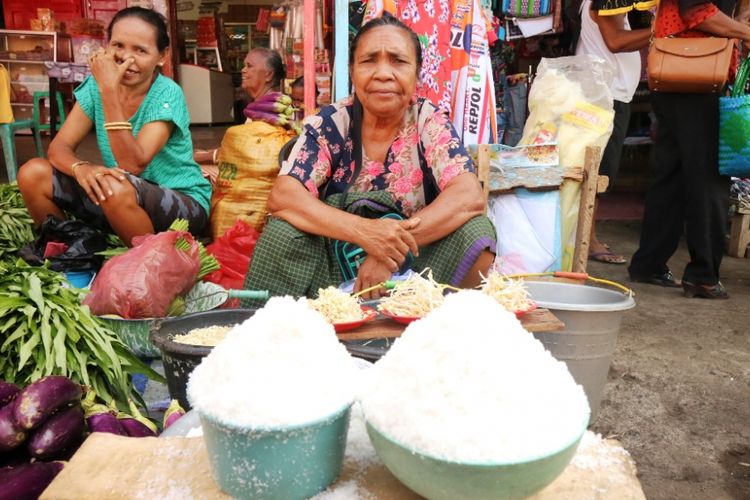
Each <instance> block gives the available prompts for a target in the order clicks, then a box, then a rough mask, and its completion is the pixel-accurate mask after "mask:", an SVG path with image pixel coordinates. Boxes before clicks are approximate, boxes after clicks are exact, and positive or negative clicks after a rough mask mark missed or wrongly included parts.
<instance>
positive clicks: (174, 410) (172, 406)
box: [163, 399, 185, 429]
mask: <svg viewBox="0 0 750 500" xmlns="http://www.w3.org/2000/svg"><path fill="white" fill-rule="evenodd" d="M183 415H185V410H183V409H182V406H180V402H179V401H177V400H176V399H173V400H172V401H171V402H170V403H169V407H168V408H167V411H165V412H164V422H163V424H164V426H163V427H164V429H166V428H167V427H169V426H170V425H172V424H173V423H175V422H177V421H178V420H179V419H180V418H182V416H183Z"/></svg>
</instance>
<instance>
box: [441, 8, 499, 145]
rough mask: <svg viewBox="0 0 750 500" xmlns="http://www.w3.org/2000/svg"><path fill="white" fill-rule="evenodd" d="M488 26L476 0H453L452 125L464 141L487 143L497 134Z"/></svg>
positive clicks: (451, 43) (451, 44) (466, 142)
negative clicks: (454, 0)
mask: <svg viewBox="0 0 750 500" xmlns="http://www.w3.org/2000/svg"><path fill="white" fill-rule="evenodd" d="M488 26H491V25H490V24H489V23H488V22H487V21H486V19H485V16H484V11H482V7H481V4H480V3H479V0H456V2H455V4H454V7H453V18H452V20H451V41H450V46H451V57H452V61H453V72H452V75H451V81H452V84H453V101H452V109H453V126H454V127H455V128H456V131H457V132H458V134H459V136H461V138H462V139H463V142H464V144H491V143H493V142H495V139H496V136H497V115H496V102H495V88H494V87H495V86H494V83H493V80H492V68H491V64H490V56H489V45H490V44H489V40H488V36H489V33H490V31H488ZM493 37H494V34H493Z"/></svg>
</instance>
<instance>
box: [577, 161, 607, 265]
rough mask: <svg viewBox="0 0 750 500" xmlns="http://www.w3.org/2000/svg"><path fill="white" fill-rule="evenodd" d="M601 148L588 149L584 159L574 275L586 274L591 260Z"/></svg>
mask: <svg viewBox="0 0 750 500" xmlns="http://www.w3.org/2000/svg"><path fill="white" fill-rule="evenodd" d="M600 160H601V150H600V149H599V148H594V147H588V148H586V157H585V159H584V166H583V169H584V175H583V182H582V183H581V202H580V205H579V209H578V225H577V227H576V243H575V253H574V254H573V269H572V271H573V272H574V273H585V272H586V266H587V265H588V260H589V245H590V243H591V242H590V241H589V240H590V239H591V225H592V224H593V222H594V209H595V208H596V191H597V186H598V183H597V180H598V178H599V161H600Z"/></svg>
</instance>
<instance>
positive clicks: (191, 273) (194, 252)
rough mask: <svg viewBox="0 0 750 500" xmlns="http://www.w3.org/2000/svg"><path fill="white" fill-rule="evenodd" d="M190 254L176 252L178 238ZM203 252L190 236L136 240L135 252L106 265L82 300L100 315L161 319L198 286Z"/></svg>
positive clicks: (179, 234)
mask: <svg viewBox="0 0 750 500" xmlns="http://www.w3.org/2000/svg"><path fill="white" fill-rule="evenodd" d="M180 237H183V238H185V240H186V241H187V242H188V245H189V248H188V250H179V249H177V248H175V243H176V241H177V239H178V238H180ZM199 268H200V251H199V249H198V244H197V243H196V242H195V240H194V239H193V237H192V236H191V235H190V233H187V232H182V231H165V232H163V233H158V234H149V235H145V236H137V237H135V238H133V248H131V249H130V250H128V251H127V252H125V253H124V254H122V255H118V256H116V257H112V258H111V259H109V260H108V261H107V262H105V263H104V266H103V267H102V269H101V271H99V274H98V275H97V277H96V279H95V280H94V285H93V286H92V287H91V293H89V294H88V295H87V296H86V298H85V299H84V300H83V303H84V304H85V305H87V306H89V308H91V312H92V313H94V314H97V315H102V314H119V315H120V316H122V317H123V318H127V319H133V318H161V317H164V316H165V315H166V314H167V311H168V310H169V305H170V304H171V303H172V301H173V300H174V298H175V297H177V296H178V295H182V294H184V293H186V292H187V291H188V290H190V288H192V287H193V285H194V284H195V279H196V277H197V276H198V269H199Z"/></svg>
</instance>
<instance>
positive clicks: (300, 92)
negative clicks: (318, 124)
mask: <svg viewBox="0 0 750 500" xmlns="http://www.w3.org/2000/svg"><path fill="white" fill-rule="evenodd" d="M291 97H292V105H294V107H295V108H297V109H302V108H303V106H304V105H305V86H304V85H297V86H296V87H292V96H291Z"/></svg>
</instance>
